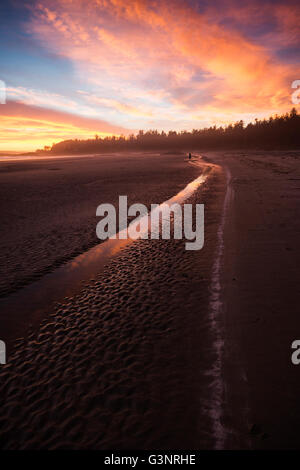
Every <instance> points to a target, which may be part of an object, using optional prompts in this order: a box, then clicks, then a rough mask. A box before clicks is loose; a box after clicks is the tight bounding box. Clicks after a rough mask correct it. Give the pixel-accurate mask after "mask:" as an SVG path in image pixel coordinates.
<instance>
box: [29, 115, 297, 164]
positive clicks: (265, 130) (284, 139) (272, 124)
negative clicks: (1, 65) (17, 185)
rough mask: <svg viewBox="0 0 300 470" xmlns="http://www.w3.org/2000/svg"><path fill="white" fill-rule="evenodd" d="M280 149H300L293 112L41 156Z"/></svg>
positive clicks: (64, 145) (82, 143)
mask: <svg viewBox="0 0 300 470" xmlns="http://www.w3.org/2000/svg"><path fill="white" fill-rule="evenodd" d="M243 148H245V149H255V148H259V149H280V148H289V149H296V148H300V115H299V114H298V113H297V110H296V109H295V108H293V109H292V110H291V111H290V112H289V113H286V114H284V115H282V116H277V115H276V116H275V117H270V118H269V119H263V120H258V119H256V120H255V122H254V123H249V124H248V125H246V126H245V124H244V122H243V121H239V122H236V123H235V124H229V125H228V126H226V127H216V126H212V127H209V128H205V129H193V130H192V131H181V132H176V131H169V132H167V133H166V132H164V131H162V132H158V131H157V130H150V131H146V132H145V131H142V130H140V131H139V132H138V133H137V134H136V135H133V134H132V135H129V136H128V137H125V136H123V135H121V136H118V137H116V136H110V137H105V138H100V137H99V136H98V135H96V136H95V138H94V139H87V140H79V139H72V140H64V141H62V142H59V143H57V144H53V145H52V147H44V149H43V150H41V149H39V150H37V151H36V152H37V153H40V154H52V155H58V154H59V155H61V154H89V153H104V152H121V151H147V150H150V151H151V150H165V151H170V150H173V151H178V150H182V151H188V150H193V149H197V150H198V149H212V150H213V149H216V150H218V149H243Z"/></svg>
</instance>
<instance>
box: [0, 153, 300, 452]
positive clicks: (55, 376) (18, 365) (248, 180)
mask: <svg viewBox="0 0 300 470" xmlns="http://www.w3.org/2000/svg"><path fill="white" fill-rule="evenodd" d="M299 158H300V154H299V152H298V153H297V152H274V153H272V152H260V153H259V152H248V153H247V154H245V153H241V152H231V153H230V152H226V153H222V152H219V153H207V152H204V160H205V161H207V162H213V163H215V164H217V165H218V166H214V167H213V169H212V171H211V173H210V176H209V178H208V179H207V181H206V183H205V184H204V185H203V186H202V187H201V188H199V189H198V190H197V192H196V193H194V195H193V196H192V198H191V200H190V201H188V202H193V203H195V202H199V203H204V204H205V245H204V248H203V249H202V250H200V251H194V252H188V251H185V250H184V240H176V241H174V240H170V241H166V240H159V241H154V240H152V241H151V240H150V241H148V240H138V241H136V242H134V243H133V244H131V245H130V246H128V247H126V248H125V249H124V250H122V251H121V252H120V253H118V254H117V255H116V256H115V257H114V258H112V259H111V260H110V262H109V263H107V265H106V266H105V267H104V269H102V270H101V272H99V274H98V275H96V276H94V278H93V279H91V280H90V281H89V282H87V283H86V285H85V286H83V288H82V289H81V290H80V291H79V292H78V293H77V294H76V295H74V296H72V297H68V298H65V299H64V300H63V301H62V302H60V303H59V304H58V305H56V306H55V308H53V309H52V311H51V312H50V313H49V314H47V315H46V316H45V318H44V319H43V320H42V321H40V319H39V320H38V321H37V323H36V325H35V326H34V327H33V329H32V332H31V334H29V335H28V336H26V335H25V336H26V337H25V338H23V339H20V340H18V341H17V342H15V343H14V345H13V346H12V347H11V348H10V350H9V352H8V359H9V361H8V364H7V365H6V366H1V369H0V446H1V448H8V449H19V448H22V449H25V448H33V449H36V448H38V449H40V448H47V449H54V448H68V449H69V448H70V449H90V448H92V449H129V448H130V449H187V448H188V449H212V448H227V449H228V448H229V449H232V448H233V449H241V448H242V449H245V448H250V449H251V448H252V449H255V448H275V449H276V448H277V449H280V448H299V446H300V442H299V440H300V439H299V437H298V432H297V428H298V423H299V418H300V408H299V405H298V404H297V402H298V396H299V392H300V380H299V373H300V369H298V368H299V367H300V366H298V367H297V366H294V365H292V363H291V359H290V357H291V352H292V350H291V343H292V341H293V340H295V339H298V338H300V336H299V334H300V321H299V315H298V305H299V300H300V298H299V288H298V279H299V261H300V260H299V249H298V247H297V241H298V238H299V229H300V227H299V224H300V221H299V217H298V213H299V182H300V174H299V173H300V171H299ZM177 159H178V160H177ZM159 162H161V160H159ZM53 164H54V163H53ZM66 164H67V163H66ZM54 165H55V166H56V165H57V163H55V164H54ZM143 165H144V164H143ZM145 165H146V166H143V168H142V173H143V174H144V172H145V175H144V178H146V174H147V173H148V171H150V172H151V171H154V172H156V174H159V173H161V174H162V176H160V175H158V180H159V178H161V179H160V180H159V181H160V186H159V187H160V188H161V189H162V185H163V182H166V185H167V188H168V189H165V188H166V186H164V189H163V192H158V187H156V188H155V189H156V191H153V192H152V189H151V184H149V188H148V189H147V191H146V194H148V195H149V199H148V200H147V198H144V199H143V197H141V198H140V199H138V196H141V195H142V194H143V192H144V191H145V179H143V184H142V188H141V192H140V193H135V195H136V196H137V199H136V200H134V198H132V201H134V202H136V201H138V202H144V203H145V202H146V203H148V202H162V200H166V199H167V198H169V197H171V196H173V195H174V194H175V193H176V192H177V191H178V190H180V189H182V187H184V186H185V184H186V183H187V182H189V181H191V180H192V179H194V178H195V177H197V176H198V175H199V167H198V168H197V167H196V166H193V165H189V164H187V162H183V161H182V160H180V157H179V156H177V157H176V156H174V160H173V159H172V160H170V161H169V165H170V168H171V169H170V171H171V172H172V171H173V170H174V172H173V177H172V179H171V178H168V177H167V173H168V171H167V165H166V167H165V168H166V170H165V171H161V168H160V167H158V166H157V167H156V168H155V169H153V165H152V164H150V163H149V166H148V167H147V164H146V163H145ZM163 165H164V163H163ZM177 165H178V166H177ZM184 165H185V166H184ZM146 167H147V170H146ZM107 168H108V167H107ZM151 168H152V170H151ZM183 168H184V169H183ZM179 169H180V172H179V171H178V170H179ZM39 171H40V169H39ZM134 171H136V170H134ZM200 171H201V170H200ZM74 172H75V173H76V171H75V169H74ZM81 172H82V168H81ZM49 173H51V172H49ZM53 173H55V172H54V171H53ZM179 173H180V174H179ZM169 174H170V173H169ZM176 175H177V176H176ZM183 175H184V178H183ZM127 176H128V175H127ZM153 177H154V174H153ZM185 177H186V179H185ZM77 178H78V181H80V175H79V174H78V175H77ZM132 178H133V173H132ZM189 178H190V180H189ZM65 179H67V178H65ZM129 180H130V178H129ZM148 181H149V180H148ZM155 181H157V180H156V179H155ZM153 182H154V179H151V183H153ZM174 183H176V184H175V186H174ZM126 184H127V186H126V185H125V186H124V187H126V188H128V187H129V186H128V184H129V183H128V178H127V180H126ZM132 184H133V185H132V188H134V187H135V186H134V178H133V183H132ZM177 184H178V187H177V189H176V186H177ZM108 186H109V184H108ZM107 194H108V193H107ZM118 194H119V193H118ZM125 194H126V193H125ZM157 195H159V197H160V196H161V198H160V199H161V200H160V201H157ZM152 198H155V200H153V199H152ZM100 202H104V201H100ZM100 202H98V201H97V203H96V205H98V204H99V203H100ZM105 202H111V201H107V200H106V201H105ZM24 204H25V203H24ZM79 206H80V204H79ZM11 207H12V206H11ZM93 210H94V209H93ZM86 220H87V219H86ZM94 223H95V220H94V219H93V223H92V222H91V226H92V225H93V224H94ZM79 226H80V225H79ZM94 226H95V225H93V227H94ZM57 239H59V237H57ZM59 246H60V249H61V250H62V252H63V251H64V249H63V247H64V245H63V244H61V245H59ZM80 246H81V247H82V246H83V245H80ZM7 253H8V251H7ZM51 269H53V268H51ZM39 275H40V274H39Z"/></svg>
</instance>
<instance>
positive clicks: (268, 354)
mask: <svg viewBox="0 0 300 470" xmlns="http://www.w3.org/2000/svg"><path fill="white" fill-rule="evenodd" d="M205 155H206V156H207V157H208V160H211V161H214V162H216V163H218V164H221V165H222V167H223V168H224V170H225V171H226V170H227V171H228V172H229V173H230V182H229V204H228V207H227V210H226V224H225V233H224V243H225V250H224V266H223V276H222V286H223V295H222V298H223V315H222V318H223V321H222V328H223V332H224V356H223V374H224V383H225V393H224V419H223V423H224V426H225V428H226V436H227V439H226V441H227V442H226V444H225V446H226V447H227V448H235V449H238V448H253V449H282V448H283V449H284V448H290V449H295V448H297V449H299V448H300V437H299V432H298V428H299V423H300V406H299V395H300V366H295V365H293V364H292V362H291V354H292V351H293V350H292V349H291V344H292V342H293V341H294V340H295V339H299V338H300V317H299V304H300V289H299V277H300V250H299V246H298V241H299V232H300V219H299V207H300V152H280V151H279V152H251V153H247V154H245V153H242V152H231V153H230V152H226V153H225V152H223V153H222V152H219V153H210V154H209V153H205Z"/></svg>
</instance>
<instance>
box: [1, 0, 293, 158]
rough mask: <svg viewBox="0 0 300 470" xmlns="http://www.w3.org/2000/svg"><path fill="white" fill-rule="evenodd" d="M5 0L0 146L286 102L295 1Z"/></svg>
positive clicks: (253, 111) (232, 115) (269, 110)
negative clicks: (244, 2)
mask: <svg viewBox="0 0 300 470" xmlns="http://www.w3.org/2000/svg"><path fill="white" fill-rule="evenodd" d="M4 4H5V6H4V8H3V10H4V12H5V13H6V19H7V21H6V22H4V25H3V26H2V28H1V38H2V44H1V47H0V50H1V55H2V70H1V74H3V75H1V76H0V80H3V81H5V83H6V86H7V90H6V93H7V100H8V101H7V104H1V105H0V150H1V151H5V150H6V151H8V150H20V151H26V150H35V149H36V148H38V147H39V148H41V147H44V146H45V145H52V143H57V142H58V141H60V140H64V139H69V138H81V139H83V138H91V137H93V136H94V135H95V134H96V133H97V134H98V135H99V136H105V135H120V134H124V135H128V134H130V133H136V132H137V131H138V130H139V129H144V130H149V129H157V130H159V131H161V130H164V131H169V130H176V131H179V130H192V129H193V128H203V127H208V126H210V125H217V126H219V125H224V124H225V125H226V124H229V123H232V122H235V121H238V120H240V119H243V120H244V121H245V122H246V123H248V122H250V121H253V120H254V119H255V118H264V117H269V116H271V115H274V114H276V113H278V114H281V113H284V112H287V111H289V110H290V109H291V107H292V106H293V104H292V102H291V93H292V90H291V83H292V81H294V80H295V79H298V78H299V76H298V75H299V68H298V56H299V45H300V38H299V32H298V25H297V18H299V13H300V6H299V4H298V3H297V2H296V1H294V0H288V1H280V0H278V1H271V0H265V1H264V2H259V1H258V0H252V1H250V2H247V5H246V4H242V5H241V4H240V2H238V1H237V0H227V1H223V2H220V1H219V0H216V1H215V2H209V1H206V0H203V1H202V0H174V1H173V2H172V5H170V2H167V1H166V0H131V1H130V2H128V1H126V0H90V1H89V2H85V1H83V0H73V1H71V0H40V1H34V2H25V4H24V2H19V1H18V2H17V3H16V4H15V3H14V4H13V5H12V3H11V2H8V1H4ZM225 4H226V7H225Z"/></svg>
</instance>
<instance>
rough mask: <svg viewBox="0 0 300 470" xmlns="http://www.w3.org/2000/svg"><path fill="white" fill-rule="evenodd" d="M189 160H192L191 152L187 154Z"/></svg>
mask: <svg viewBox="0 0 300 470" xmlns="http://www.w3.org/2000/svg"><path fill="white" fill-rule="evenodd" d="M191 158H192V154H191V152H190V153H189V160H190V159H191Z"/></svg>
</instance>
